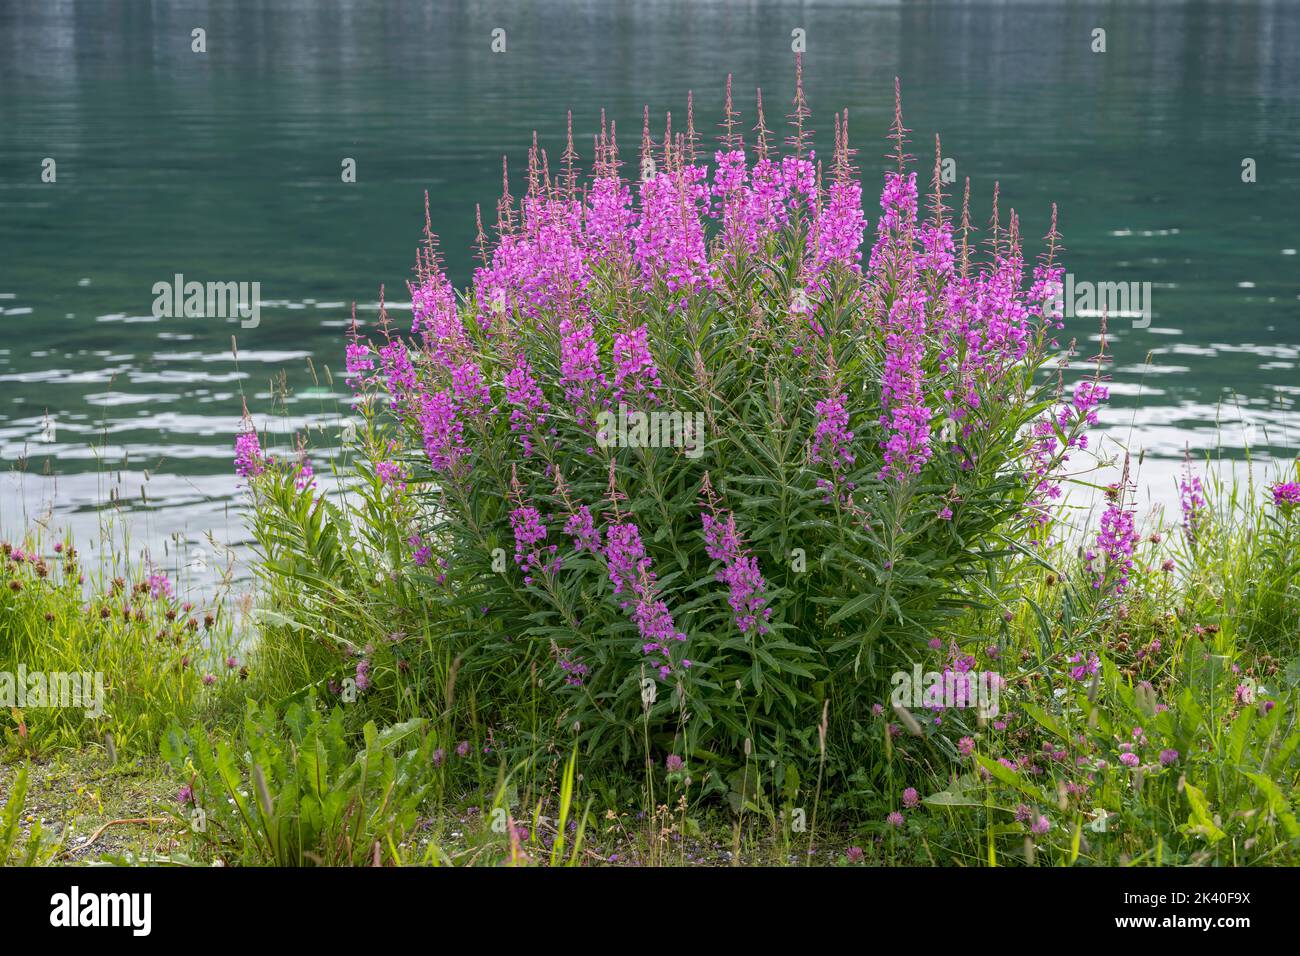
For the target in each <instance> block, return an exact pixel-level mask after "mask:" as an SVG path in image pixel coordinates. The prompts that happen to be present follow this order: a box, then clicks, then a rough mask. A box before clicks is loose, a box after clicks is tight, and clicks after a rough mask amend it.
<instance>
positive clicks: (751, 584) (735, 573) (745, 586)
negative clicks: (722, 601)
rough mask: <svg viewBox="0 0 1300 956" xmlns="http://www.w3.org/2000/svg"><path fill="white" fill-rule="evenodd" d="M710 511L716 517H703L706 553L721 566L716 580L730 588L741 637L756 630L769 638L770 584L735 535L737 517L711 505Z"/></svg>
mask: <svg viewBox="0 0 1300 956" xmlns="http://www.w3.org/2000/svg"><path fill="white" fill-rule="evenodd" d="M710 509H711V510H712V511H713V513H712V514H709V513H707V512H703V513H701V515H700V520H701V521H702V522H703V523H704V550H705V553H707V554H708V556H709V557H710V558H712V559H713V560H714V561H721V562H722V568H721V569H720V570H719V571H717V573H716V574H715V575H714V579H715V580H717V581H720V582H723V583H725V584H726V585H727V588H728V592H729V593H728V598H727V599H728V601H729V602H730V604H731V610H732V611H733V612H734V615H735V622H736V627H737V628H738V629H739V630H740V633H741V634H748V633H749V632H750V631H751V630H753V631H755V632H756V633H758V634H760V635H762V634H766V633H767V625H766V623H765V622H766V621H768V620H769V619H770V618H771V617H772V609H771V608H770V607H768V606H767V583H766V582H765V581H764V580H763V575H762V572H761V571H759V568H758V559H757V558H755V557H754V556H753V554H751V553H749V552H748V551H747V550H746V549H745V548H744V547H743V545H742V544H741V541H740V536H739V534H738V533H737V532H736V516H735V515H734V514H732V513H730V512H727V511H722V512H719V511H718V510H717V509H716V508H714V507H713V505H712V504H710ZM722 515H725V519H723V518H722V517H721V516H722Z"/></svg>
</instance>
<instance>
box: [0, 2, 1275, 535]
mask: <svg viewBox="0 0 1300 956" xmlns="http://www.w3.org/2000/svg"><path fill="white" fill-rule="evenodd" d="M516 7H518V9H516ZM198 27H201V28H203V29H204V30H206V43H207V52H206V53H203V54H199V53H195V52H193V51H192V49H191V43H192V40H191V31H192V30H193V29H195V28H198ZM1096 27H1101V28H1104V29H1105V30H1106V47H1107V48H1106V52H1105V53H1094V52H1093V51H1092V49H1091V46H1092V43H1093V40H1092V30H1093V29H1094V28H1096ZM498 28H500V29H504V30H505V31H506V32H505V37H506V52H505V53H504V54H498V53H494V52H493V51H492V31H493V30H494V29H498ZM795 28H799V29H803V30H805V31H806V35H807V58H806V59H807V69H806V74H807V86H808V90H809V100H810V104H811V107H812V109H813V115H814V120H813V126H814V127H815V128H816V129H818V131H819V135H818V140H819V143H820V144H821V145H822V146H823V147H824V146H827V145H828V143H827V142H826V139H827V137H828V134H829V132H830V126H829V120H830V114H831V112H832V111H833V110H836V109H840V108H844V107H847V108H848V109H849V111H850V115H851V117H852V129H851V134H852V138H853V144H854V145H855V146H856V147H857V148H858V149H859V150H860V151H861V152H860V156H859V162H860V164H861V165H862V166H863V170H864V180H865V181H866V183H867V192H868V194H869V198H870V197H871V196H873V195H874V192H875V191H876V186H877V184H878V182H879V179H878V175H879V172H880V169H881V168H883V165H884V164H885V160H884V157H883V153H884V152H885V143H884V140H883V137H884V134H885V132H886V130H887V127H888V121H889V118H890V114H891V111H892V94H893V78H894V77H895V76H898V77H900V78H901V81H902V89H903V97H904V109H905V114H906V119H907V123H908V125H909V126H910V127H912V128H913V130H914V133H913V134H912V138H913V147H912V151H913V152H915V153H917V154H918V155H921V156H923V157H924V156H926V155H927V153H928V151H929V149H930V146H929V144H930V143H932V142H933V135H934V133H935V132H938V133H940V134H941V135H942V137H943V143H944V151H945V153H946V154H947V155H950V156H952V157H953V158H955V160H956V162H957V170H956V171H957V175H958V176H959V177H965V176H969V177H970V178H971V182H972V190H973V194H974V198H975V204H976V208H977V210H979V218H980V219H981V220H983V219H985V218H986V217H987V211H988V208H989V201H990V198H991V194H992V189H993V183H994V181H998V182H999V183H1000V189H1001V197H1002V204H1003V209H1004V216H1005V210H1006V208H1007V207H1014V208H1015V209H1016V210H1017V212H1018V213H1019V214H1020V216H1021V219H1022V223H1023V231H1024V234H1025V235H1026V236H1031V237H1032V236H1039V235H1042V234H1043V233H1044V232H1046V230H1047V222H1048V215H1049V211H1050V204H1051V203H1052V202H1056V203H1058V204H1059V207H1060V211H1061V212H1060V217H1061V218H1060V228H1061V231H1062V232H1063V233H1064V235H1065V244H1066V247H1067V252H1066V255H1065V261H1066V264H1067V266H1068V268H1069V269H1070V271H1071V272H1072V273H1074V275H1075V276H1076V278H1077V279H1079V280H1086V281H1094V282H1102V281H1105V282H1130V281H1136V282H1150V283H1152V307H1153V316H1152V322H1151V325H1150V327H1149V328H1147V329H1134V328H1132V323H1131V320H1127V319H1119V320H1116V321H1114V322H1112V326H1111V333H1112V334H1111V336H1110V348H1111V350H1112V351H1113V353H1114V355H1115V359H1116V360H1115V363H1114V368H1113V376H1114V381H1113V386H1112V396H1113V401H1112V403H1111V406H1110V408H1109V409H1108V410H1107V412H1106V414H1105V418H1104V423H1105V425H1106V429H1107V434H1108V436H1109V438H1110V440H1111V442H1112V444H1111V446H1110V448H1111V450H1112V451H1113V450H1114V448H1115V446H1114V445H1113V442H1114V441H1122V442H1124V443H1125V444H1126V445H1128V446H1129V447H1131V448H1133V449H1134V450H1138V449H1142V450H1144V451H1145V452H1146V456H1147V457H1146V468H1147V475H1148V477H1149V478H1150V479H1151V484H1152V486H1153V487H1155V489H1156V490H1155V491H1153V492H1152V494H1153V496H1155V497H1160V496H1162V495H1164V494H1165V493H1166V492H1167V489H1168V486H1169V480H1168V479H1169V475H1170V474H1171V472H1172V467H1173V466H1172V463H1173V462H1174V461H1176V459H1177V458H1178V456H1180V455H1181V453H1182V449H1183V447H1184V445H1187V446H1189V447H1190V449H1191V450H1192V452H1193V453H1194V454H1195V453H1198V452H1201V451H1203V450H1205V449H1210V448H1216V447H1223V448H1224V449H1225V450H1226V451H1227V452H1229V453H1230V454H1240V453H1241V448H1242V446H1243V445H1244V444H1245V441H1246V439H1247V438H1250V439H1251V441H1252V444H1253V445H1254V446H1255V450H1256V452H1257V453H1260V454H1264V455H1270V454H1271V455H1272V456H1274V457H1276V458H1289V457H1291V456H1293V455H1294V454H1295V450H1296V438H1297V436H1296V433H1295V431H1294V428H1293V427H1291V426H1292V425H1293V424H1294V422H1293V416H1292V415H1291V408H1292V405H1293V403H1294V402H1295V400H1296V397H1297V394H1298V393H1300V375H1298V374H1297V371H1296V367H1297V361H1298V360H1300V321H1298V320H1297V314H1298V312H1300V269H1298V268H1297V266H1298V265H1300V259H1298V258H1297V257H1296V254H1295V252H1296V248H1297V247H1300V235H1298V234H1297V233H1298V232H1300V230H1298V229H1297V225H1296V213H1297V211H1298V210H1300V201H1297V197H1298V196H1300V8H1298V7H1297V5H1294V4H1284V3H1262V2H1261V3H1232V4H1209V3H1182V4H1180V3H1118V2H1116V3H1102V4H1087V3H1070V4H1068V5H1066V4H1062V3H992V4H979V3H969V4H928V3H913V2H905V3H880V4H863V3H800V4H780V3H730V4H726V3H708V2H691V3H675V2H647V0H641V2H618V0H593V2H588V3H562V2H547V3H534V4H526V5H525V4H518V5H515V4H506V3H464V4H446V3H430V2H420V3H415V2H411V3H397V2H360V0H357V2H348V0H278V2H273V0H262V2H230V3H221V2H211V3H209V2H191V0H180V2H175V3H161V2H145V0H139V2H135V0H117V2H81V3H71V2H58V0H0V328H3V330H4V333H5V334H4V336H3V340H2V341H0V459H3V463H4V466H5V472H6V474H4V475H2V476H0V500H2V501H3V505H2V506H0V525H4V526H6V527H9V528H12V527H13V526H14V525H15V524H17V523H19V522H22V521H26V520H30V519H31V518H32V517H34V516H38V515H39V514H41V513H42V512H50V513H51V514H52V517H53V519H54V520H55V521H56V522H59V521H63V522H65V523H70V524H73V525H76V524H77V523H78V522H81V523H86V522H91V521H93V519H94V516H95V515H96V514H97V512H96V510H95V509H96V508H97V507H98V505H99V504H100V503H101V502H103V501H105V500H106V499H109V498H110V497H111V496H112V495H114V494H116V495H118V496H119V502H118V507H117V509H116V510H119V511H122V512H124V513H126V514H127V515H128V517H129V518H131V520H133V521H134V522H135V524H136V526H137V527H138V528H139V529H140V530H138V531H137V532H136V533H137V535H138V536H142V537H143V538H144V539H146V540H148V541H157V540H159V539H161V538H162V537H165V536H166V535H168V534H177V535H180V536H183V537H185V538H188V539H189V540H191V541H193V540H195V539H197V538H198V537H199V536H201V535H202V533H203V532H204V531H206V530H209V529H211V530H214V532H215V533H216V536H217V538H218V539H219V540H221V541H237V540H238V539H239V538H240V536H241V529H240V525H239V519H238V516H237V514H235V513H234V512H233V511H232V510H231V509H230V507H229V505H230V503H231V502H232V501H233V500H234V499H235V496H236V495H237V490H236V487H235V482H234V478H233V476H232V474H231V469H230V459H231V455H232V453H231V448H232V444H233V440H234V435H235V431H236V427H237V423H238V419H239V413H240V407H241V398H245V397H246V399H247V401H248V404H249V406H250V408H252V409H253V410H254V411H255V412H257V413H258V415H259V418H258V421H259V424H262V423H264V422H265V423H267V424H269V425H270V427H271V428H272V430H274V431H278V432H281V433H284V434H285V435H286V437H285V438H284V439H283V441H287V440H288V438H287V434H288V433H289V432H292V431H295V430H302V429H306V428H309V427H311V426H317V425H319V426H321V427H322V428H324V429H325V431H324V432H323V433H314V434H313V435H312V443H313V444H314V445H316V446H322V445H325V446H328V445H329V444H331V443H332V442H333V441H335V440H336V438H337V434H338V427H337V423H338V416H339V412H340V410H341V409H342V405H341V403H340V402H341V399H343V397H344V396H343V394H342V389H340V388H339V387H338V380H337V379H336V380H335V384H334V385H331V384H330V381H329V378H328V376H327V374H326V370H327V369H329V370H337V369H338V368H339V366H340V364H341V357H342V339H341V336H342V330H343V329H344V328H345V327H346V325H347V321H348V316H349V313H350V304H351V303H352V302H354V301H355V302H356V303H357V310H358V316H359V317H360V318H361V320H362V321H363V322H371V321H373V320H374V317H375V306H376V303H377V300H378V297H379V289H380V287H381V285H382V286H383V287H385V289H386V290H387V296H388V300H389V302H390V303H392V304H393V305H394V307H395V310H397V309H400V308H401V300H402V299H403V297H404V294H405V280H406V278H407V277H408V276H409V275H410V271H409V270H410V266H411V262H412V259H413V254H414V250H415V246H416V242H417V241H418V239H419V235H420V230H421V227H422V225H423V202H424V191H425V190H426V189H427V190H428V192H429V201H430V210H431V214H432V217H433V222H434V227H435V230H436V231H437V232H438V233H439V234H440V235H441V237H442V246H443V250H444V253H445V256H446V259H447V262H448V268H449V270H450V271H451V273H452V275H453V276H454V277H455V278H456V279H457V280H458V282H462V281H464V280H465V279H466V278H467V277H468V274H469V269H470V247H471V242H472V239H473V223H474V206H475V204H476V203H482V204H483V205H484V207H485V208H486V209H488V210H491V209H493V208H494V205H495V201H496V197H497V195H498V194H499V190H500V176H501V173H500V164H501V156H502V155H503V154H505V155H507V156H508V157H509V159H510V162H511V166H512V169H514V170H516V171H519V170H522V168H523V157H524V154H525V150H526V147H527V144H528V140H529V138H530V136H531V133H532V131H533V130H534V129H536V130H537V131H538V134H539V138H540V142H541V144H542V145H543V146H545V147H547V148H548V149H549V151H550V153H551V155H552V156H558V154H559V152H560V150H561V148H562V146H563V131H564V118H565V110H566V109H572V110H573V114H574V126H575V132H576V133H577V135H578V143H579V149H580V151H582V152H585V153H586V154H587V155H589V154H590V136H591V133H592V131H593V130H594V129H595V127H596V125H597V123H598V118H599V110H600V108H601V107H605V108H606V109H607V110H608V112H609V115H610V116H611V118H614V119H616V120H617V121H618V125H619V127H620V132H622V133H623V135H624V142H625V143H626V144H627V145H629V146H631V145H632V144H633V143H635V142H636V140H637V137H638V134H639V130H640V116H641V107H642V104H646V103H648V104H649V106H650V109H651V113H652V115H653V116H654V117H655V125H656V127H660V126H661V124H662V117H663V114H664V112H665V111H667V110H671V111H672V112H673V117H674V122H675V123H676V124H678V126H677V128H679V129H680V128H681V125H682V124H683V122H684V119H685V101H686V92H687V90H694V91H695V94H696V106H697V121H698V123H699V125H700V127H701V128H702V129H705V130H707V129H709V128H710V127H712V126H713V124H715V123H716V122H717V121H718V119H719V114H720V111H721V99H722V88H723V82H724V79H725V76H726V74H727V73H728V72H731V73H733V74H734V75H735V82H736V88H737V90H738V91H744V92H743V93H741V94H739V100H740V108H741V109H742V110H744V112H745V122H746V124H747V125H752V123H753V119H754V117H753V111H752V90H753V88H754V87H755V86H756V85H761V86H762V87H763V89H764V90H765V92H766V100H767V102H768V104H769V111H768V118H769V125H773V124H774V123H775V122H776V121H777V120H778V118H779V114H780V113H783V112H785V111H786V105H785V104H787V103H788V101H789V96H790V93H791V86H792V70H791V66H792V57H791V54H790V44H791V30H792V29H795ZM584 144H585V145H586V149H585V150H584V149H583V146H584ZM46 158H51V159H54V160H55V162H56V164H57V165H56V175H57V179H56V181H55V182H53V183H44V182H42V181H41V174H42V161H43V160H44V159H46ZM347 158H350V159H354V160H355V162H356V169H357V181H356V182H355V183H344V182H343V181H342V177H341V175H340V172H341V163H342V162H343V160H344V159H347ZM1245 158H1251V159H1253V160H1254V161H1255V166H1256V169H1257V181H1256V182H1254V183H1243V182H1242V161H1243V159H1245ZM512 191H513V192H514V193H515V194H516V195H518V194H520V193H521V192H522V191H523V187H522V185H521V183H520V181H519V179H518V178H516V179H515V181H514V188H513V190H512ZM874 211H875V208H874V201H872V202H871V203H870V208H869V209H868V215H869V216H870V217H871V219H872V225H873V226H874ZM486 218H488V219H491V218H492V217H491V216H490V215H489V216H487V217H486ZM1027 251H1028V252H1029V253H1030V254H1031V255H1032V254H1035V253H1036V251H1037V250H1036V249H1035V248H1034V247H1033V246H1032V245H1031V246H1030V248H1029V249H1028V250H1027ZM176 273H181V274H183V275H184V276H185V278H186V279H187V280H199V281H236V282H238V281H244V282H253V281H257V282H260V283H261V298H262V300H263V305H262V308H261V316H260V325H259V326H258V327H257V328H255V329H241V328H240V327H239V323H238V321H237V320H235V319H232V320H230V321H225V320H222V319H185V318H175V319H155V318H154V317H153V316H152V314H151V308H152V304H153V300H154V294H153V292H152V291H151V290H152V287H153V285H154V283H156V282H160V281H169V280H171V278H172V277H173V276H174V275H175V274H176ZM408 307H409V306H408ZM1097 333H1098V321H1097V319H1096V318H1095V317H1078V318H1073V319H1071V320H1069V322H1068V324H1067V331H1066V336H1067V337H1071V336H1072V337H1076V338H1078V339H1079V341H1080V343H1081V345H1080V352H1081V355H1082V356H1087V355H1090V354H1092V353H1093V352H1094V351H1095V342H1096V336H1097ZM232 335H236V336H237V338H238V358H237V359H236V356H235V355H234V354H232V350H231V336H232ZM1148 358H1149V362H1148ZM281 374H283V375H284V377H285V379H284V380H285V382H286V383H287V385H288V387H289V396H288V400H287V403H286V405H285V409H284V411H285V413H284V414H283V415H277V416H276V417H274V418H263V415H264V414H265V413H266V412H268V411H269V409H270V404H271V394H272V385H271V383H272V380H273V379H275V378H277V377H278V376H280V375H281ZM47 420H49V421H52V422H53V427H52V429H51V428H50V427H49V426H47V424H46V423H47ZM142 489H143V490H142ZM142 495H143V497H142Z"/></svg>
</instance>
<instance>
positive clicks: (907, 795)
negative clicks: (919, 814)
mask: <svg viewBox="0 0 1300 956" xmlns="http://www.w3.org/2000/svg"><path fill="white" fill-rule="evenodd" d="M920 803H921V795H920V794H919V793H917V792H916V788H915V787H908V788H907V789H906V790H904V791H903V806H905V807H907V809H909V810H911V809H913V808H914V807H917V806H919V805H920Z"/></svg>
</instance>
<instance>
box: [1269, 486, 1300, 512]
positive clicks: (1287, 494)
mask: <svg viewBox="0 0 1300 956" xmlns="http://www.w3.org/2000/svg"><path fill="white" fill-rule="evenodd" d="M1270 491H1272V493H1273V504H1275V505H1276V506H1277V507H1279V508H1283V509H1287V510H1289V509H1291V508H1294V507H1295V506H1296V505H1300V482H1295V481H1285V482H1278V483H1277V484H1275V485H1274V486H1273V487H1272V488H1271V489H1270Z"/></svg>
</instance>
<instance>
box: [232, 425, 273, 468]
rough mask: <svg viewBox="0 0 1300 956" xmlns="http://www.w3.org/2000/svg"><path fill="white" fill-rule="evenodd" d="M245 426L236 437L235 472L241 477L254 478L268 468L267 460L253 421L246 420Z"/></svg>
mask: <svg viewBox="0 0 1300 956" xmlns="http://www.w3.org/2000/svg"><path fill="white" fill-rule="evenodd" d="M245 426H246V427H245V430H244V431H242V432H240V433H239V434H238V435H237V436H236V437H235V474H236V475H238V476H239V477H240V478H252V477H254V476H256V475H260V474H261V473H262V472H264V471H265V470H266V460H265V458H263V456H262V445H261V443H260V442H259V441H258V440H257V432H256V430H254V428H253V425H252V422H251V421H248V420H245Z"/></svg>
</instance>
